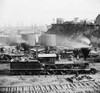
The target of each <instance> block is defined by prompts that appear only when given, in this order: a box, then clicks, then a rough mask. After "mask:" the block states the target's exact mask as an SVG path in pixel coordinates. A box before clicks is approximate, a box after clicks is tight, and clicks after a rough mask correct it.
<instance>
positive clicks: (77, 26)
mask: <svg viewBox="0 0 100 93" xmlns="http://www.w3.org/2000/svg"><path fill="white" fill-rule="evenodd" d="M46 34H55V35H56V36H57V37H58V38H57V39H59V40H58V41H59V43H60V45H61V46H67V47H73V48H79V47H84V46H85V47H86V46H89V45H90V44H91V45H92V46H93V47H100V25H98V24H95V23H87V22H85V21H84V22H83V23H81V22H78V23H74V22H64V23H61V24H57V23H56V24H52V25H51V28H50V29H48V31H47V32H46Z"/></svg>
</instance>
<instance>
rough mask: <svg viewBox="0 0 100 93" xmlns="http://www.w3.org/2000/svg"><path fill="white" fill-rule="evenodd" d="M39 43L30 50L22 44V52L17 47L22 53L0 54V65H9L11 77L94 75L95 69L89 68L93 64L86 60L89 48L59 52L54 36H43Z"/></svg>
mask: <svg viewBox="0 0 100 93" xmlns="http://www.w3.org/2000/svg"><path fill="white" fill-rule="evenodd" d="M41 42H42V43H41V44H39V43H38V44H36V45H35V46H33V47H31V48H29V47H28V45H25V44H22V46H23V49H22V50H21V49H20V48H18V47H17V49H18V50H20V51H23V52H22V53H18V52H17V54H16V53H1V54H0V64H5V63H7V64H9V74H11V75H22V74H25V75H26V74H27V75H29V74H32V75H40V74H45V75H56V74H63V75H65V74H71V73H77V72H79V73H84V72H85V71H89V72H90V73H92V74H95V73H96V69H95V68H94V67H93V66H92V67H90V64H92V63H93V62H92V61H89V60H87V59H88V58H89V52H90V49H89V48H80V49H79V48H77V49H62V50H61V49H60V50H59V49H58V48H57V47H56V45H55V44H56V42H55V37H54V35H53V36H52V35H50V36H48V35H47V36H46V37H45V36H43V37H42V38H41ZM22 46H21V48H22Z"/></svg>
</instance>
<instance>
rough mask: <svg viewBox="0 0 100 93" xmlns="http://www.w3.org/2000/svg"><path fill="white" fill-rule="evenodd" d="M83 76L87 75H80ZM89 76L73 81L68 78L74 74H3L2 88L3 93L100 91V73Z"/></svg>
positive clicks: (0, 79) (83, 92)
mask: <svg viewBox="0 0 100 93" xmlns="http://www.w3.org/2000/svg"><path fill="white" fill-rule="evenodd" d="M81 76H85V75H80V76H79V77H81ZM87 76H89V77H91V79H87V78H84V79H82V80H76V79H73V83H72V82H70V81H69V80H68V79H69V78H71V77H74V75H58V76H54V75H52V76H49V75H48V76H45V75H42V76H26V75H21V76H7V75H1V76H0V90H2V93H12V92H11V91H16V92H14V93H26V92H27V93H100V91H99V89H100V73H97V74H95V75H87ZM21 91H23V92H21ZM25 91H26V92H25ZM29 91H34V92H29ZM40 91H42V92H40ZM98 91H99V92H98Z"/></svg>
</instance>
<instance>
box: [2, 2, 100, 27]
mask: <svg viewBox="0 0 100 93" xmlns="http://www.w3.org/2000/svg"><path fill="white" fill-rule="evenodd" d="M98 14H100V0H0V26H3V25H31V24H40V25H41V24H50V23H51V22H53V18H64V19H65V20H73V19H74V17H79V19H86V18H87V19H89V20H91V19H95V18H96V16H97V15H98Z"/></svg>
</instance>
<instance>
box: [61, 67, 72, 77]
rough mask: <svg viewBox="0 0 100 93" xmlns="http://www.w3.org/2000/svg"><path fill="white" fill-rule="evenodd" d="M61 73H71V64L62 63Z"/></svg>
mask: <svg viewBox="0 0 100 93" xmlns="http://www.w3.org/2000/svg"><path fill="white" fill-rule="evenodd" d="M61 69H62V70H61V74H63V75H65V74H71V72H72V71H71V70H70V69H72V66H71V65H64V66H62V67H61Z"/></svg>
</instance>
